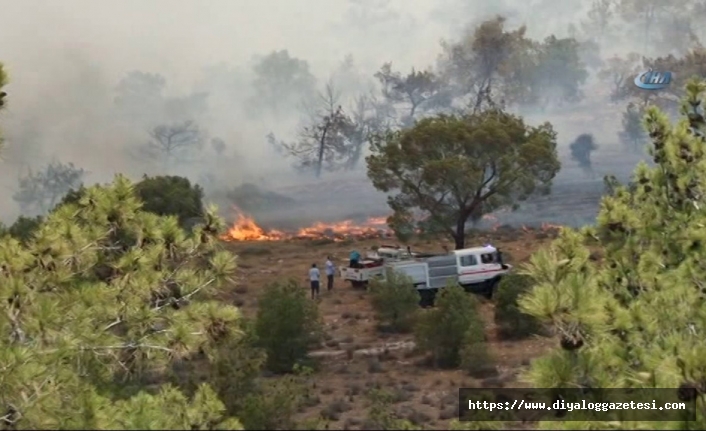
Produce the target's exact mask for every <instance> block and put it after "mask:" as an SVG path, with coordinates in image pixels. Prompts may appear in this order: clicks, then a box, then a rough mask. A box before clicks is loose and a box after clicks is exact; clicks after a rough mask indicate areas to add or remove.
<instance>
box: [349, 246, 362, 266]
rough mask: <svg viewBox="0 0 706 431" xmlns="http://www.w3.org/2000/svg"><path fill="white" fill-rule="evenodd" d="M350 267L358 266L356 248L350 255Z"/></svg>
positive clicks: (358, 257) (358, 260) (358, 259)
mask: <svg viewBox="0 0 706 431" xmlns="http://www.w3.org/2000/svg"><path fill="white" fill-rule="evenodd" d="M350 259H351V262H350V267H351V268H358V267H359V264H360V253H358V251H357V250H353V251H352V252H351V255H350Z"/></svg>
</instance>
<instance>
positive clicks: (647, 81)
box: [635, 69, 672, 90]
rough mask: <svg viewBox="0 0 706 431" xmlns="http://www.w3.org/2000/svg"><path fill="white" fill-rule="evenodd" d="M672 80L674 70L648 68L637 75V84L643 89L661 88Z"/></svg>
mask: <svg viewBox="0 0 706 431" xmlns="http://www.w3.org/2000/svg"><path fill="white" fill-rule="evenodd" d="M671 82H672V72H657V71H655V70H652V69H650V70H647V71H645V72H642V73H640V74H638V75H637V76H636V77H635V85H636V86H638V87H639V88H642V89H643V90H661V89H663V88H666V87H668V86H669V84H670V83H671Z"/></svg>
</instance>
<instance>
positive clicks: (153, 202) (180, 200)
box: [135, 176, 203, 225]
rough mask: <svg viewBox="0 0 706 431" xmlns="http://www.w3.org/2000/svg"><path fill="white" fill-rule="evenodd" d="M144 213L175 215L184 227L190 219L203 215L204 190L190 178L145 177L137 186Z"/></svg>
mask: <svg viewBox="0 0 706 431" xmlns="http://www.w3.org/2000/svg"><path fill="white" fill-rule="evenodd" d="M135 192H136V193H137V196H138V197H139V198H140V199H141V200H142V202H143V203H144V205H143V206H142V210H143V211H147V212H151V213H153V214H157V215H161V216H166V215H173V216H176V217H177V218H178V219H179V223H181V224H182V225H184V224H185V223H187V222H188V220H189V219H191V218H194V217H201V216H202V215H203V189H202V188H201V186H199V185H198V184H193V185H192V184H191V182H190V181H189V179H188V178H184V177H177V176H157V177H148V176H144V177H143V179H142V181H140V182H139V183H137V185H136V186H135Z"/></svg>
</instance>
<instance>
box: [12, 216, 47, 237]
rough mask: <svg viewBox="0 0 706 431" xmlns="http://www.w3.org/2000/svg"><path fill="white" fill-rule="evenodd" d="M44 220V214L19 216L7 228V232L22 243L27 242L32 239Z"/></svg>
mask: <svg viewBox="0 0 706 431" xmlns="http://www.w3.org/2000/svg"><path fill="white" fill-rule="evenodd" d="M43 220H44V219H43V218H42V216H36V217H25V216H19V217H18V218H17V220H15V222H14V223H13V224H12V226H10V227H9V228H7V230H6V233H7V234H9V235H10V236H11V237H13V238H15V239H17V240H18V241H20V242H21V243H23V244H27V242H29V240H31V239H32V237H33V236H34V233H35V232H36V231H37V229H38V228H39V226H40V225H41V224H42V221H43Z"/></svg>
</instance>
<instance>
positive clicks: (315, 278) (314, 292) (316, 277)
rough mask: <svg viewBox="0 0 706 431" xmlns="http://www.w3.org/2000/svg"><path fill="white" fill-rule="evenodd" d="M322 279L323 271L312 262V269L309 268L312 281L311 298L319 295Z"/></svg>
mask: <svg viewBox="0 0 706 431" xmlns="http://www.w3.org/2000/svg"><path fill="white" fill-rule="evenodd" d="M320 279H321V273H320V272H319V268H317V267H316V264H315V263H312V264H311V269H310V270H309V281H310V282H311V299H315V298H317V297H318V296H319V281H320Z"/></svg>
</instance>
